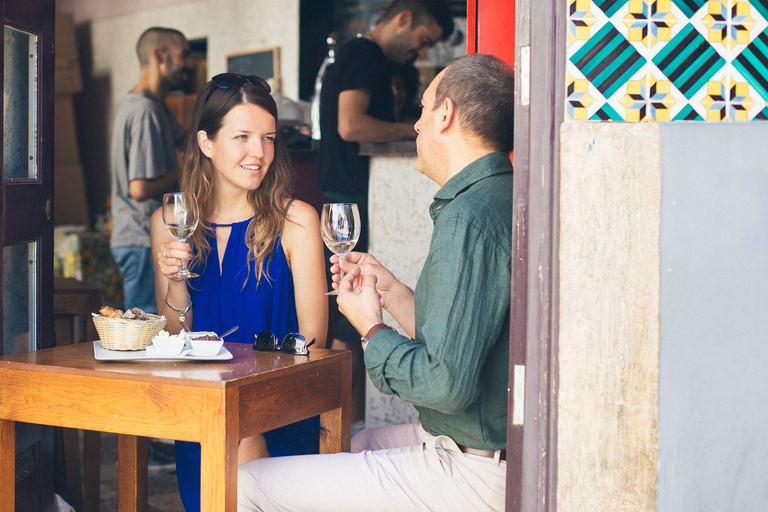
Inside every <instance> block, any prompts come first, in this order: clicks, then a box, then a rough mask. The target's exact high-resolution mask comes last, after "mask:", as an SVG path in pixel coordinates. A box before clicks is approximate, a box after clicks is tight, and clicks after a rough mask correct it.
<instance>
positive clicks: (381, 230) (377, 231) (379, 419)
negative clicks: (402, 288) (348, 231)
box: [360, 141, 440, 427]
mask: <svg viewBox="0 0 768 512" xmlns="http://www.w3.org/2000/svg"><path fill="white" fill-rule="evenodd" d="M360 153H361V154H368V155H370V156H371V160H370V184H369V189H368V194H369V196H368V202H369V214H370V247H369V250H370V252H371V254H373V255H374V256H376V258H377V259H378V260H379V261H381V262H382V263H383V264H384V265H385V266H386V267H387V268H389V269H390V270H391V271H392V272H393V273H394V274H395V276H397V278H398V279H400V280H401V281H402V282H403V283H405V284H406V285H408V286H410V287H411V288H415V287H416V282H417V280H418V278H419V273H420V272H421V268H422V267H423V265H424V261H425V259H426V256H427V253H428V252H429V243H430V240H431V238H432V219H431V218H430V216H429V205H430V204H432V198H433V197H434V195H435V193H437V191H438V190H439V188H440V187H438V186H437V184H436V183H434V182H433V181H431V180H429V179H427V178H426V177H425V176H424V175H422V174H421V173H419V172H418V171H417V170H416V143H415V142H414V141H404V142H393V143H384V144H361V145H360ZM384 315H385V316H384V321H385V322H387V323H388V324H390V325H392V326H393V327H398V330H399V331H400V332H404V331H403V330H402V329H401V328H399V326H398V325H397V323H396V322H395V321H394V319H393V318H392V317H391V316H389V314H388V313H386V312H385V313H384ZM365 420H366V426H368V427H372V426H382V425H395V424H401V423H417V422H418V413H417V412H416V409H415V408H414V407H413V406H412V405H410V404H406V403H405V402H403V401H401V400H400V399H399V398H397V397H395V396H390V395H384V394H382V393H380V392H379V391H378V390H377V389H376V388H375V387H374V386H373V384H372V383H370V381H369V382H368V384H367V386H366V411H365Z"/></svg>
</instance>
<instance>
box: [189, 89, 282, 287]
mask: <svg viewBox="0 0 768 512" xmlns="http://www.w3.org/2000/svg"><path fill="white" fill-rule="evenodd" d="M243 104H253V105H257V106H259V107H262V108H264V109H265V110H266V111H267V112H269V113H270V114H271V115H272V116H273V117H274V118H275V120H277V106H276V105H275V101H274V100H273V99H272V96H270V94H269V91H268V90H267V89H265V88H264V87H262V86H259V85H253V83H251V82H245V83H244V84H243V85H242V86H240V87H231V88H221V87H219V86H218V85H216V83H214V82H213V81H210V82H208V83H207V84H206V85H205V87H203V90H202V91H201V92H200V94H199V95H198V97H197V100H196V101H195V106H194V108H193V110H192V118H191V121H190V126H189V131H188V132H187V134H186V137H185V139H184V145H183V154H182V160H181V190H182V191H184V192H194V193H195V195H196V196H197V201H198V206H199V208H200V225H199V227H198V229H197V230H195V232H194V234H193V235H192V239H191V241H192V244H193V245H194V247H195V248H196V249H197V251H196V253H195V256H194V257H193V258H192V261H191V262H190V266H192V267H194V266H197V265H200V266H201V267H205V265H206V264H207V261H208V255H209V254H210V253H211V245H210V244H209V243H208V236H211V235H213V233H214V229H213V226H212V225H211V222H210V220H209V219H210V216H211V212H212V209H213V197H214V196H213V172H214V170H213V164H212V163H211V160H210V159H209V158H208V157H207V156H205V155H204V154H203V152H202V151H201V150H200V147H199V145H198V142H197V133H198V132H199V131H200V130H203V131H205V132H206V134H207V135H208V138H209V139H214V138H215V137H216V134H217V133H218V131H219V130H220V129H221V125H222V120H223V119H224V116H225V115H226V114H227V113H228V112H229V111H230V110H232V108H233V107H235V106H237V105H243ZM277 135H278V137H277V139H276V140H275V156H274V160H273V161H272V164H271V165H270V166H269V172H267V174H266V176H265V177H264V180H263V181H262V182H261V185H259V188H257V189H256V190H251V191H249V192H248V204H250V205H251V207H252V208H253V211H254V217H253V219H251V222H250V223H249V224H248V228H247V230H246V233H245V242H246V244H247V245H248V264H247V265H248V276H250V274H251V263H253V265H254V269H255V271H254V273H255V276H256V280H257V282H261V279H262V277H264V276H265V275H266V277H267V279H269V275H268V274H267V273H266V270H265V269H266V266H267V264H268V263H269V259H270V258H271V257H272V254H273V253H274V250H275V245H276V243H277V239H278V238H279V237H280V234H281V233H282V232H283V227H284V226H285V222H286V218H287V213H286V203H287V201H288V199H289V197H290V194H289V191H290V189H291V184H292V183H291V181H292V172H291V169H290V166H289V163H288V156H287V151H286V150H285V149H284V147H283V144H282V142H281V141H280V139H279V133H278V134H277Z"/></svg>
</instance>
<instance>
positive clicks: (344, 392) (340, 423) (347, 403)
mask: <svg viewBox="0 0 768 512" xmlns="http://www.w3.org/2000/svg"><path fill="white" fill-rule="evenodd" d="M340 392H341V407H340V408H338V409H334V410H332V411H328V412H325V413H323V414H321V415H320V453H338V452H348V451H349V450H350V448H351V443H350V434H351V423H350V422H351V419H352V360H351V359H350V358H348V359H346V360H344V362H343V363H342V367H341V390H340Z"/></svg>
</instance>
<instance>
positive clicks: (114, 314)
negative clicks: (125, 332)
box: [99, 306, 123, 318]
mask: <svg viewBox="0 0 768 512" xmlns="http://www.w3.org/2000/svg"><path fill="white" fill-rule="evenodd" d="M99 313H101V316H106V317H108V318H123V310H122V309H115V308H113V307H112V306H104V307H103V308H101V309H100V310H99Z"/></svg>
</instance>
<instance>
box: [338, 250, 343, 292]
mask: <svg viewBox="0 0 768 512" xmlns="http://www.w3.org/2000/svg"><path fill="white" fill-rule="evenodd" d="M343 261H344V255H343V254H339V286H341V280H342V279H344V271H343V270H341V265H342V262H343Z"/></svg>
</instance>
